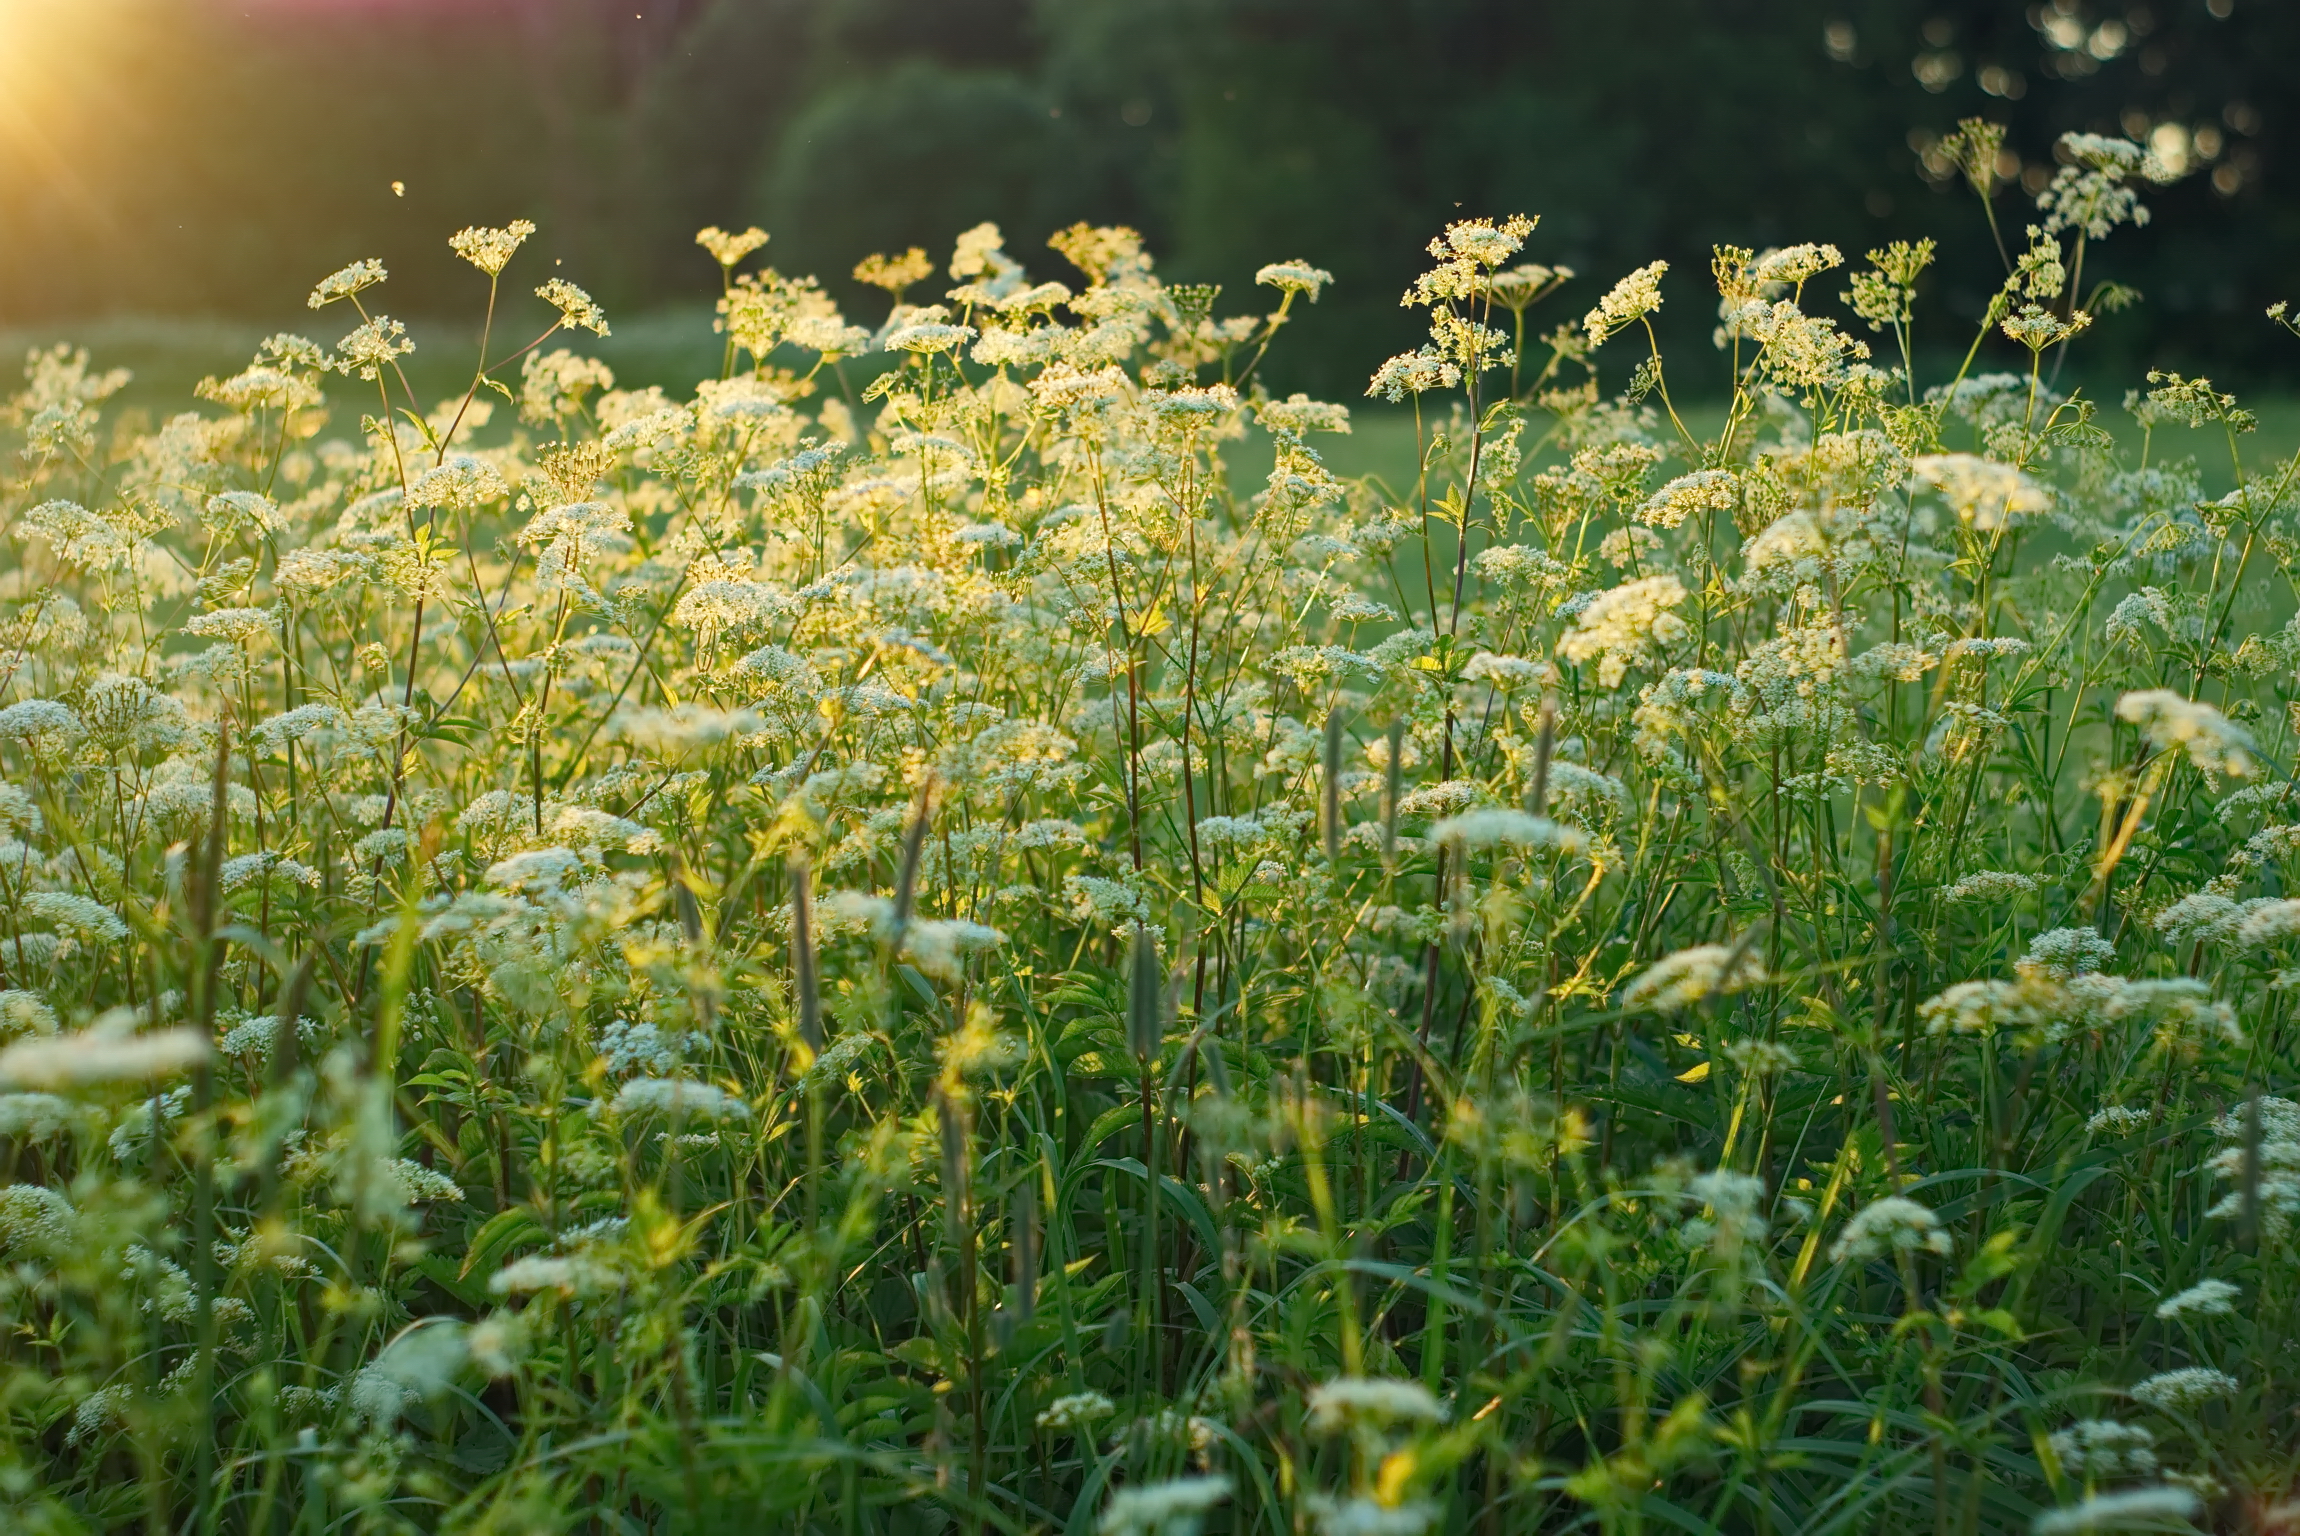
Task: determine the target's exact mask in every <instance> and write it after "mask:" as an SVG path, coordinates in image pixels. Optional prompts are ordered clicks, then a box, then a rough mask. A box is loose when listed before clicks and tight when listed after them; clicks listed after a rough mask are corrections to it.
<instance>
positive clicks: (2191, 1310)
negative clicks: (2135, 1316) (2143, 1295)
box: [2156, 1280, 2243, 1319]
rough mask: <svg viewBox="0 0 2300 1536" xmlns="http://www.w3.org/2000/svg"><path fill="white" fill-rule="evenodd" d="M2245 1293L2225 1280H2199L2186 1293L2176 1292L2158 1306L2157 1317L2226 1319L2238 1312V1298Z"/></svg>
mask: <svg viewBox="0 0 2300 1536" xmlns="http://www.w3.org/2000/svg"><path fill="white" fill-rule="evenodd" d="M2242 1294H2243V1292H2242V1291H2241V1290H2239V1289H2238V1288H2237V1287H2235V1286H2233V1285H2230V1284H2229V1283H2228V1282H2227V1281H2225V1280H2199V1281H2197V1282H2196V1284H2194V1285H2192V1286H2190V1287H2189V1288H2188V1289H2187V1290H2185V1291H2176V1292H2174V1293H2173V1294H2172V1295H2170V1296H2167V1297H2165V1298H2164V1300H2162V1301H2160V1302H2158V1303H2157V1304H2156V1315H2157V1316H2158V1317H2161V1318H2166V1319H2170V1318H2175V1317H2226V1316H2228V1315H2229V1314H2230V1313H2232V1312H2234V1311H2235V1310H2236V1298H2237V1297H2238V1296H2240V1295H2242Z"/></svg>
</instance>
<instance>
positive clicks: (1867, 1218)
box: [1829, 1195, 1950, 1263]
mask: <svg viewBox="0 0 2300 1536" xmlns="http://www.w3.org/2000/svg"><path fill="white" fill-rule="evenodd" d="M1949 1248H1950V1241H1949V1234H1948V1229H1947V1228H1945V1227H1943V1226H1942V1225H1941V1222H1940V1218H1939V1217H1937V1216H1935V1215H1934V1214H1933V1213H1932V1212H1931V1211H1929V1210H1927V1209H1926V1208H1925V1207H1923V1206H1921V1205H1919V1204H1918V1203H1917V1202H1916V1201H1914V1200H1911V1199H1909V1198H1908V1197H1907V1196H1905V1195H1887V1196H1886V1197H1885V1198H1883V1199H1882V1200H1872V1201H1870V1202H1869V1203H1868V1204H1867V1205H1865V1206H1863V1207H1861V1209H1860V1211H1859V1212H1858V1213H1857V1214H1855V1216H1854V1217H1853V1219H1852V1220H1851V1221H1848V1222H1846V1223H1845V1230H1844V1231H1843V1232H1841V1233H1839V1234H1838V1235H1837V1241H1836V1242H1835V1243H1833V1244H1831V1245H1830V1248H1829V1258H1830V1259H1831V1261H1832V1262H1836V1263H1843V1262H1844V1261H1845V1260H1847V1259H1876V1258H1882V1257H1883V1256H1884V1255H1885V1254H1887V1253H1917V1252H1924V1253H1947V1252H1948V1251H1949Z"/></svg>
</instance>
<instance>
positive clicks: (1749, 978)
mask: <svg viewBox="0 0 2300 1536" xmlns="http://www.w3.org/2000/svg"><path fill="white" fill-rule="evenodd" d="M1765 980H1766V977H1765V967H1764V964H1763V963H1762V962H1761V961H1760V960H1759V959H1758V956H1757V952H1756V946H1755V945H1753V944H1743V945H1738V946H1735V945H1727V944H1696V945H1694V946H1693V947H1692V948H1690V949H1681V950H1678V951H1677V952H1676V953H1675V954H1673V955H1667V956H1664V957H1663V958H1662V959H1661V960H1659V961H1657V962H1655V963H1654V964H1653V965H1652V966H1650V967H1648V968H1647V969H1646V971H1645V973H1644V974H1643V975H1641V976H1639V977H1638V978H1637V979H1636V980H1635V981H1632V982H1631V983H1630V984H1629V985H1628V986H1626V987H1623V988H1622V989H1621V1006H1622V1007H1623V1008H1625V1009H1628V1010H1629V1011H1631V1012H1633V1013H1679V1012H1682V1011H1683V1010H1685V1009H1687V1008H1690V1007H1692V1006H1694V1005H1695V1004H1696V1003H1700V1002H1704V1001H1706V1000H1707V999H1709V998H1711V997H1717V996H1722V995H1723V994H1726V993H1729V992H1743V991H1746V990H1748V989H1749V988H1751V987H1756V986H1762V985H1764V983H1765Z"/></svg>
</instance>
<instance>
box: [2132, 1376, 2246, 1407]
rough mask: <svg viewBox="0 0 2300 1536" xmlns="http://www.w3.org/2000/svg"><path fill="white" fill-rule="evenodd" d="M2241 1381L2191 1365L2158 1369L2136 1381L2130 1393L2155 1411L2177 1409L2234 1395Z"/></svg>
mask: <svg viewBox="0 0 2300 1536" xmlns="http://www.w3.org/2000/svg"><path fill="white" fill-rule="evenodd" d="M2241 1385H2242V1383H2241V1382H2239V1381H2238V1380H2237V1379H2236V1378H2235V1377H2233V1376H2231V1375H2229V1374H2228V1373H2227V1372H2226V1371H2216V1370H2213V1369H2212V1368H2211V1367H2209V1366H2202V1365H2191V1366H2186V1367H2183V1368H2182V1369H2180V1370H2176V1371H2159V1372H2158V1373H2157V1374H2156V1375H2154V1376H2151V1377H2149V1378H2148V1379H2147V1380H2146V1381H2143V1382H2140V1383H2138V1384H2136V1385H2135V1386H2134V1387H2133V1389H2132V1395H2133V1396H2134V1397H2135V1398H2137V1399H2138V1400H2139V1401H2141V1402H2143V1403H2146V1404H2147V1405H2148V1406H2149V1407H2151V1408H2154V1409H2157V1410H2158V1411H2159V1412H2163V1413H2177V1412H2180V1411H2182V1410H2184V1409H2188V1408H2194V1407H2197V1406H2199V1405H2200V1404H2204V1403H2208V1402H2211V1401H2212V1400H2213V1399H2214V1398H2216V1397H2231V1396H2234V1395H2235V1393H2236V1390H2237V1388H2238V1387H2239V1386H2241Z"/></svg>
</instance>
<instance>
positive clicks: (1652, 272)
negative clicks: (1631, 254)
mask: <svg viewBox="0 0 2300 1536" xmlns="http://www.w3.org/2000/svg"><path fill="white" fill-rule="evenodd" d="M1668 271H1669V263H1668V262H1666V261H1656V262H1653V263H1651V264H1650V265H1647V266H1642V267H1639V268H1638V269H1637V270H1636V271H1634V272H1632V273H1630V274H1629V275H1628V276H1627V277H1625V278H1623V279H1622V280H1621V281H1620V282H1618V283H1615V284H1614V285H1613V287H1612V289H1611V291H1609V292H1608V293H1607V294H1606V295H1605V297H1604V298H1602V299H1599V300H1598V301H1597V307H1596V308H1595V309H1593V310H1591V311H1590V312H1589V313H1588V314H1587V315H1585V316H1583V317H1582V321H1581V328H1582V329H1583V330H1584V331H1586V332H1588V334H1589V341H1590V344H1591V345H1592V346H1596V345H1600V344H1602V343H1603V342H1604V341H1605V339H1606V338H1607V337H1609V336H1611V335H1613V334H1614V333H1615V332H1617V331H1619V330H1620V329H1621V328H1622V327H1624V326H1627V325H1633V324H1635V323H1636V322H1637V321H1639V320H1642V319H1643V318H1644V317H1645V316H1647V315H1650V314H1652V313H1653V311H1655V310H1657V309H1659V308H1660V307H1661V279H1662V277H1663V275H1664V274H1666V273H1667V272H1668Z"/></svg>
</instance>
